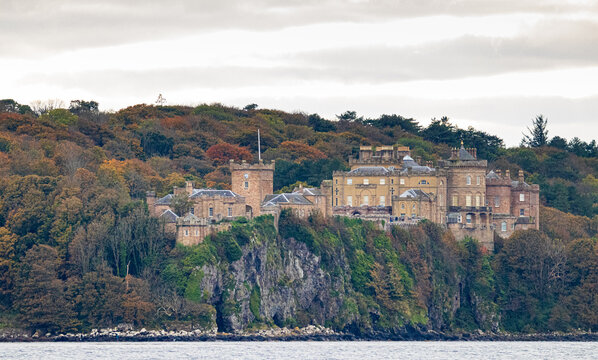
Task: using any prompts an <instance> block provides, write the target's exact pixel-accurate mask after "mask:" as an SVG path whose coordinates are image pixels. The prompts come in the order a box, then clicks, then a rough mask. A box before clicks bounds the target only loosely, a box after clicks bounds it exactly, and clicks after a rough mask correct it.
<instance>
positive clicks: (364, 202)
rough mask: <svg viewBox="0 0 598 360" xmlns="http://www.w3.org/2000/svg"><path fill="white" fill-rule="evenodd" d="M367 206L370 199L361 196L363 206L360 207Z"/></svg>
mask: <svg viewBox="0 0 598 360" xmlns="http://www.w3.org/2000/svg"><path fill="white" fill-rule="evenodd" d="M369 204H370V197H369V196H367V195H364V196H363V204H362V205H365V206H368V205H369Z"/></svg>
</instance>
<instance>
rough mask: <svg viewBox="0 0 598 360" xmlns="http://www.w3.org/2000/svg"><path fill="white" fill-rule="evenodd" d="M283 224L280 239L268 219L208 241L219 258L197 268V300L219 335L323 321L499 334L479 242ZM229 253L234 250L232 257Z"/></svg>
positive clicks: (388, 330) (425, 233)
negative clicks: (208, 310) (211, 311)
mask: <svg viewBox="0 0 598 360" xmlns="http://www.w3.org/2000/svg"><path fill="white" fill-rule="evenodd" d="M282 219H283V220H281V222H280V223H279V226H280V232H278V233H277V232H276V231H275V229H274V227H273V225H272V224H270V223H268V221H266V220H262V221H261V222H260V223H259V225H251V226H253V227H251V226H249V225H248V226H247V227H233V230H232V232H230V233H226V234H225V233H221V234H219V235H218V236H217V237H215V238H213V239H211V240H210V242H209V244H205V245H207V247H206V249H208V248H209V249H212V250H209V251H208V250H206V251H208V252H210V251H211V252H212V253H214V254H216V253H217V254H219V255H218V256H216V257H214V260H213V261H206V262H205V263H203V264H202V265H198V266H196V267H195V268H194V270H193V273H192V274H191V276H190V277H189V279H190V280H189V281H191V279H195V280H193V281H196V286H197V288H198V292H197V294H199V295H198V297H200V299H199V301H200V302H201V303H205V304H208V305H211V306H213V307H214V308H215V309H216V314H217V315H216V319H215V322H216V325H217V327H218V331H220V332H227V333H239V332H243V331H246V330H248V329H260V328H264V327H272V326H278V327H291V328H294V327H296V326H299V327H304V326H308V325H322V326H326V327H328V328H331V329H333V330H335V331H349V332H352V333H354V334H356V335H360V336H369V335H372V334H373V335H375V336H377V335H376V334H390V335H399V336H404V335H407V336H410V335H412V334H415V333H421V332H425V331H428V330H435V331H443V332H451V331H454V330H459V329H465V330H472V329H482V330H495V329H497V326H498V322H497V316H496V313H497V307H496V305H495V304H494V302H493V300H492V296H493V295H492V291H491V290H492V289H488V288H487V287H484V284H486V283H487V281H485V278H482V279H480V274H482V272H481V271H479V269H481V264H482V260H483V259H486V258H485V256H486V255H483V254H481V253H480V252H479V251H478V250H479V249H478V247H477V245H476V243H475V242H473V243H471V244H469V245H468V246H469V247H470V248H471V251H469V252H468V251H464V250H463V249H464V248H463V249H462V248H461V247H460V245H459V244H457V243H456V242H455V241H454V238H452V237H450V236H449V237H446V236H445V235H446V233H445V232H443V230H442V229H440V228H438V227H437V226H435V225H433V224H424V225H422V226H421V227H419V228H415V229H412V230H409V231H402V230H401V231H393V232H391V233H385V232H383V231H381V230H379V229H376V228H375V227H373V226H371V224H369V223H367V222H360V221H358V220H348V219H344V220H343V219H336V220H331V221H323V220H322V221H320V222H318V221H317V220H309V221H305V220H301V219H296V218H294V217H292V216H286V217H282ZM256 224H257V223H256ZM255 226H258V227H255ZM260 226H261V227H260ZM247 229H252V230H247ZM235 239H236V240H235ZM231 247H233V248H236V249H238V250H235V251H234V252H232V251H228V252H227V249H228V250H230V249H231ZM222 254H224V255H222ZM482 275H483V276H489V277H491V276H493V274H492V273H491V272H489V273H487V274H482ZM187 286H188V287H189V286H190V285H189V284H188V285H187ZM480 291H481V292H483V294H482V295H480V293H479V292H480ZM196 301H198V300H196Z"/></svg>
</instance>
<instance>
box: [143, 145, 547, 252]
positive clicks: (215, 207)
mask: <svg viewBox="0 0 598 360" xmlns="http://www.w3.org/2000/svg"><path fill="white" fill-rule="evenodd" d="M349 164H350V167H351V168H350V170H349V171H335V172H334V173H333V174H332V180H324V181H323V182H322V184H321V185H320V187H319V188H303V187H299V188H296V189H295V190H294V191H293V192H292V193H283V194H273V183H274V167H275V163H274V161H272V162H270V163H264V162H263V161H262V160H261V159H260V160H259V161H258V163H257V164H249V163H246V162H245V161H243V162H241V163H235V162H233V161H232V160H231V162H230V171H231V189H232V190H214V189H195V188H193V184H192V183H191V182H187V183H186V186H185V187H184V188H176V187H175V188H174V191H173V194H169V195H166V196H165V197H162V198H160V199H157V198H156V196H155V193H153V192H148V196H147V204H148V207H149V210H150V213H151V214H152V215H153V216H156V217H160V218H161V219H162V220H163V221H164V224H165V226H166V227H167V229H168V230H169V231H171V232H175V233H176V238H177V242H178V243H181V244H184V245H193V244H198V243H200V242H201V241H202V239H203V238H204V237H205V236H207V235H209V234H210V233H212V232H215V231H221V230H224V229H226V228H227V227H228V226H229V224H230V222H229V220H233V219H235V218H238V217H247V218H251V217H255V216H259V215H262V214H272V215H274V216H275V217H277V216H278V215H279V214H280V212H281V210H282V209H291V210H292V211H293V212H294V213H295V214H296V215H297V216H300V217H307V216H309V215H311V214H312V213H315V212H318V213H320V214H321V215H323V216H325V217H329V216H349V217H357V218H361V219H364V220H370V221H376V222H377V223H379V224H380V226H383V227H385V228H388V227H390V226H404V227H405V226H411V225H414V224H417V223H418V222H419V221H421V220H423V219H427V220H429V221H433V222H435V223H438V224H442V225H444V226H445V227H447V228H448V229H450V230H451V231H452V232H453V234H454V235H455V237H456V238H457V239H462V238H465V237H467V236H469V237H473V238H476V239H478V241H480V242H481V244H482V245H483V246H485V247H486V248H487V249H489V250H493V248H494V234H497V235H498V236H501V237H503V238H506V237H508V236H510V235H511V234H512V233H513V232H514V231H515V230H518V229H522V230H524V229H539V211H540V199H539V191H540V188H539V186H538V185H529V184H527V183H526V182H525V181H524V177H523V172H522V171H521V170H520V171H519V173H518V176H517V179H516V180H513V179H511V174H510V172H509V170H505V172H504V175H503V173H502V171H500V170H496V171H490V172H488V163H487V161H486V160H480V159H478V158H477V151H476V149H473V148H472V149H466V148H465V147H464V146H463V144H461V148H459V149H456V148H455V149H453V150H452V155H451V157H450V158H449V159H446V160H441V161H438V163H437V164H436V166H434V165H433V164H432V162H427V163H426V164H425V165H422V161H421V160H420V159H416V160H414V159H413V158H412V157H411V152H410V149H409V148H408V147H403V146H380V147H373V146H362V147H360V149H359V156H358V157H357V158H351V159H349ZM177 196H179V197H180V196H183V197H186V198H188V200H189V202H190V209H189V211H188V212H187V213H185V214H181V215H182V216H179V215H177V214H176V213H175V211H174V208H173V202H174V201H175V200H174V199H175V198H176V197H177Z"/></svg>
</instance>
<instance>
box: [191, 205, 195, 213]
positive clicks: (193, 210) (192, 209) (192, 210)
mask: <svg viewBox="0 0 598 360" xmlns="http://www.w3.org/2000/svg"><path fill="white" fill-rule="evenodd" d="M191 215H195V208H194V207H191Z"/></svg>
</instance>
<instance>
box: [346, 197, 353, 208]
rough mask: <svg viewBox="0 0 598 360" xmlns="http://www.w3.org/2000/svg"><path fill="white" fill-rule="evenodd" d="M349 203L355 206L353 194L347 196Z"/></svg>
mask: <svg viewBox="0 0 598 360" xmlns="http://www.w3.org/2000/svg"><path fill="white" fill-rule="evenodd" d="M347 205H349V206H353V196H347Z"/></svg>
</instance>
